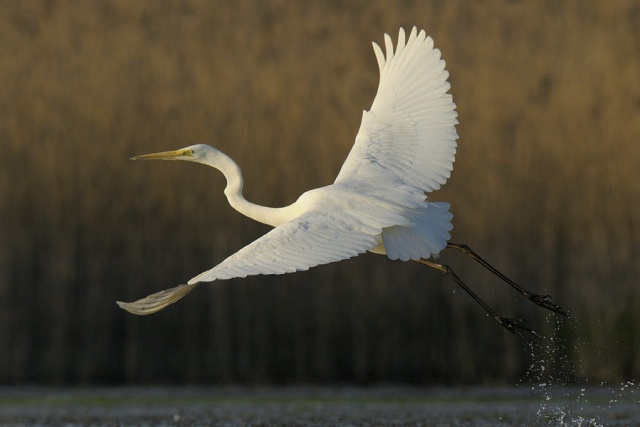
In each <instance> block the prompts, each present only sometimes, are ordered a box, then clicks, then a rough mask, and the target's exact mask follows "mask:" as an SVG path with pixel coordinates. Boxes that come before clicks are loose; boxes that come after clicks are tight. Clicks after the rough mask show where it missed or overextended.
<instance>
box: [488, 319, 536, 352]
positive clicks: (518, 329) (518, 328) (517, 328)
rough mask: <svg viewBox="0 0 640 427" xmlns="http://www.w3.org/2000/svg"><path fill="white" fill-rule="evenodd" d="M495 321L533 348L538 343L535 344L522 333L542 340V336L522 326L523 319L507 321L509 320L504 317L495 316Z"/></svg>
mask: <svg viewBox="0 0 640 427" xmlns="http://www.w3.org/2000/svg"><path fill="white" fill-rule="evenodd" d="M496 320H497V321H498V323H500V324H501V325H502V326H504V327H505V328H506V329H507V330H508V331H509V332H511V333H512V334H514V335H517V336H519V337H520V338H522V339H524V340H525V341H527V342H529V343H530V344H533V345H535V346H539V344H538V343H536V342H535V341H533V340H532V339H531V338H530V337H528V336H527V335H525V334H523V333H522V332H526V333H528V334H531V335H533V336H534V337H536V338H542V336H541V335H540V334H539V333H537V332H536V331H534V330H533V329H530V328H528V327H526V326H524V325H523V323H524V320H523V319H509V318H506V317H500V316H496Z"/></svg>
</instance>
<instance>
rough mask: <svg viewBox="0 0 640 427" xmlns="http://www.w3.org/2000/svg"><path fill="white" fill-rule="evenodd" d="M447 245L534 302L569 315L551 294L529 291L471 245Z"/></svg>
mask: <svg viewBox="0 0 640 427" xmlns="http://www.w3.org/2000/svg"><path fill="white" fill-rule="evenodd" d="M447 247H448V248H450V249H455V250H457V251H460V252H462V253H463V254H465V255H467V256H468V257H470V258H471V259H473V260H475V261H476V262H478V263H479V264H480V265H482V266H483V267H484V268H486V269H487V270H489V271H490V272H492V273H493V274H495V275H496V276H498V277H499V278H501V279H502V280H503V281H505V282H506V283H508V284H509V285H510V286H511V287H512V288H514V289H515V290H517V291H518V292H520V293H521V294H522V295H524V297H525V298H526V299H528V300H529V301H533V302H534V303H536V304H538V305H539V306H540V307H544V308H546V309H548V310H551V311H553V312H554V313H558V314H561V315H563V316H566V317H568V316H569V314H568V313H567V312H566V310H565V309H563V308H562V307H560V306H559V305H557V304H554V303H552V302H551V301H549V298H551V295H540V294H534V293H532V292H529V291H528V290H526V289H525V288H523V287H522V286H520V285H518V284H517V283H516V282H514V281H513V280H511V279H509V278H508V277H507V276H505V275H504V274H502V273H501V272H499V271H498V270H497V269H496V268H495V267H493V266H492V265H491V264H489V263H488V262H487V261H485V260H484V259H482V257H480V255H478V254H477V253H475V252H474V251H473V249H471V248H470V247H469V246H467V245H464V244H458V243H448V244H447Z"/></svg>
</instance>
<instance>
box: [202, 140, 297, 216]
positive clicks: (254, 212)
mask: <svg viewBox="0 0 640 427" xmlns="http://www.w3.org/2000/svg"><path fill="white" fill-rule="evenodd" d="M203 163H205V164H207V165H209V166H213V167H215V168H216V169H218V170H219V171H220V172H222V173H223V174H224V176H225V178H226V179H227V187H226V188H225V189H224V194H225V195H226V196H227V200H229V204H230V205H231V207H233V208H234V209H235V210H237V211H238V212H240V213H241V214H243V215H245V216H248V217H249V218H251V219H254V220H256V221H258V222H261V223H263V224H267V225H270V226H272V227H277V226H278V225H280V224H282V223H284V222H287V221H289V220H290V219H292V218H293V217H294V216H295V215H294V213H293V210H294V209H291V208H292V206H287V207H284V208H270V207H266V206H260V205H256V204H255V203H251V202H250V201H248V200H247V199H245V198H244V196H243V195H242V187H243V185H244V180H243V179H242V172H241V171H240V167H239V166H238V164H237V163H236V162H234V161H233V159H232V158H231V157H229V156H227V155H226V154H224V153H222V152H218V153H217V154H216V157H215V160H214V161H207V162H203Z"/></svg>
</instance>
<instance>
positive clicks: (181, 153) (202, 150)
mask: <svg viewBox="0 0 640 427" xmlns="http://www.w3.org/2000/svg"><path fill="white" fill-rule="evenodd" d="M220 154H221V153H220V151H218V150H216V149H215V148H213V147H211V146H209V145H205V144H196V145H190V146H188V147H184V148H180V149H178V150H173V151H162V152H160V153H152V154H142V155H140V156H135V157H132V158H131V160H184V161H187V162H197V163H209V162H211V161H212V160H214V159H215V158H216V157H217V156H219V155H220Z"/></svg>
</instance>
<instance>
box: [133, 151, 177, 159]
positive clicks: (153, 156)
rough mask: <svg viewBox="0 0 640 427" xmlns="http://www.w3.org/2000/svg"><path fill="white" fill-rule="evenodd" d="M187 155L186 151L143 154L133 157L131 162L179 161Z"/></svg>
mask: <svg viewBox="0 0 640 427" xmlns="http://www.w3.org/2000/svg"><path fill="white" fill-rule="evenodd" d="M184 155H185V151H184V150H174V151H162V152H160V153H151V154H142V155H140V156H135V157H132V158H131V160H179V158H180V157H181V156H184Z"/></svg>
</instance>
